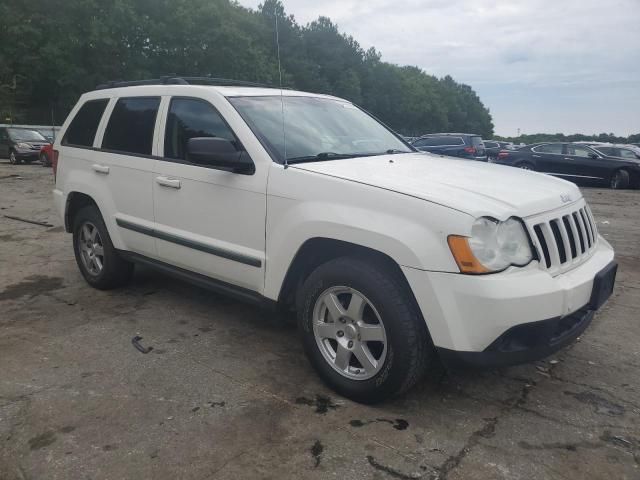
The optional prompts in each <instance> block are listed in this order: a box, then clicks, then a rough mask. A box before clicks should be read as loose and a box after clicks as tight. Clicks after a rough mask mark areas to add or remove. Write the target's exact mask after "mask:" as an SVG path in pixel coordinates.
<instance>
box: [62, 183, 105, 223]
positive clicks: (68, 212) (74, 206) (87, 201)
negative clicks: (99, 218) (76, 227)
mask: <svg viewBox="0 0 640 480" xmlns="http://www.w3.org/2000/svg"><path fill="white" fill-rule="evenodd" d="M89 205H93V206H95V207H96V208H97V209H98V210H100V207H99V206H98V204H97V202H96V201H95V200H94V199H93V197H91V196H90V195H87V194H86V193H82V192H78V191H73V192H70V193H69V194H68V195H67V200H66V204H65V208H64V229H65V230H66V231H67V232H68V233H71V231H72V229H73V219H74V218H75V216H76V214H77V213H78V212H79V211H80V210H81V209H82V208H84V207H86V206H89Z"/></svg>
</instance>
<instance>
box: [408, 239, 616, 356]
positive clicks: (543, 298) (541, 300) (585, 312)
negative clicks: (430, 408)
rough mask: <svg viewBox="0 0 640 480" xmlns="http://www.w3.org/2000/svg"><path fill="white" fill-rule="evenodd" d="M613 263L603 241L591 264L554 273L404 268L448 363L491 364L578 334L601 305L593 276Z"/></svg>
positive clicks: (539, 351) (549, 348)
mask: <svg viewBox="0 0 640 480" xmlns="http://www.w3.org/2000/svg"><path fill="white" fill-rule="evenodd" d="M612 262H613V249H612V248H611V246H610V245H609V244H608V243H607V241H606V240H604V239H603V238H602V237H600V238H599V239H598V244H597V246H596V248H595V250H594V252H593V254H592V255H591V257H590V258H589V259H588V260H587V261H585V262H584V263H583V264H581V265H579V266H578V267H576V268H574V269H572V270H570V271H568V272H565V273H562V274H560V275H556V276H552V275H550V274H549V273H548V272H547V271H545V270H543V269H541V268H540V267H539V265H538V264H537V262H532V263H531V264H530V265H529V266H527V267H524V268H514V269H511V270H507V271H505V272H502V273H498V274H493V275H478V276H472V275H463V274H455V273H443V272H425V271H420V270H416V269H412V268H407V267H403V271H404V273H405V275H406V277H407V280H408V281H409V284H410V286H411V288H412V290H413V292H414V295H415V297H416V300H417V301H418V305H419V306H420V308H421V310H422V314H423V317H424V319H425V321H426V323H427V326H428V328H429V332H430V334H431V338H432V340H433V343H434V345H435V346H436V348H437V349H438V350H439V351H440V352H441V354H442V356H443V358H444V359H445V360H446V359H447V358H449V359H453V357H454V356H456V357H462V363H465V364H469V363H471V364H474V365H483V366H489V365H507V364H513V363H521V362H526V361H530V360H533V359H535V358H542V357H544V356H546V355H549V354H550V353H552V352H553V351H555V350H557V349H559V348H562V347H563V346H564V345H566V344H567V343H569V342H571V341H572V340H573V339H575V338H576V337H577V336H578V335H580V333H581V332H582V331H583V330H584V329H585V328H586V327H587V325H588V324H589V322H590V320H591V317H592V316H593V314H592V311H593V310H595V309H597V308H598V307H599V306H600V305H596V304H594V302H593V301H592V294H593V292H594V279H596V277H597V276H598V274H599V273H600V272H601V271H603V270H606V269H607V268H609V267H610V265H611V264H612ZM613 268H615V264H614V267H613ZM569 324H570V325H572V328H570V329H567V328H565V327H567V325H569ZM465 359H466V360H465ZM457 363H460V362H457Z"/></svg>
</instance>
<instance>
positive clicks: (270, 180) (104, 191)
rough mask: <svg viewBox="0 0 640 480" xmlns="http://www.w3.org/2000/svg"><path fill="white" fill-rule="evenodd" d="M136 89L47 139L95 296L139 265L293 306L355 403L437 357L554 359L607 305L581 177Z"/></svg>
mask: <svg viewBox="0 0 640 480" xmlns="http://www.w3.org/2000/svg"><path fill="white" fill-rule="evenodd" d="M139 83H143V84H142V85H129V86H127V84H124V85H123V84H112V85H108V86H107V87H106V88H99V89H97V90H95V91H92V92H90V93H86V94H84V95H83V96H82V97H81V98H80V100H79V102H78V104H77V105H76V107H75V108H74V109H73V111H72V112H71V114H70V115H69V117H68V118H67V120H66V122H65V124H64V126H63V127H62V134H61V135H60V136H59V138H60V139H61V140H56V144H55V150H56V152H55V153H54V156H57V157H58V166H57V178H56V188H55V190H54V199H55V204H56V206H57V209H58V210H59V212H60V215H61V216H62V218H63V219H64V224H65V226H66V229H67V231H68V232H71V233H73V246H74V250H75V255H76V260H77V263H78V266H79V268H80V271H81V272H82V274H83V275H84V277H85V279H86V280H87V282H88V283H89V284H90V285H92V286H93V287H96V288H101V289H107V288H113V287H117V286H120V285H123V284H124V283H126V282H127V280H129V278H130V277H131V273H132V270H133V263H134V262H137V263H144V264H147V265H152V266H155V267H157V268H159V269H161V270H162V271H164V272H167V273H171V274H174V275H177V276H179V277H181V278H183V279H185V280H189V281H193V282H195V283H197V284H199V285H202V286H206V287H209V288H212V289H215V290H218V291H222V292H226V293H228V294H232V295H235V296H237V297H239V298H241V299H244V300H248V301H254V302H258V303H260V304H263V305H271V306H278V307H279V308H286V309H288V310H295V311H296V312H297V317H298V324H299V330H300V334H301V337H302V342H303V343H304V347H305V350H306V353H307V355H308V357H309V360H310V361H311V363H312V364H313V366H314V367H315V369H316V370H317V372H318V373H319V375H320V376H321V377H322V378H323V379H324V381H326V382H327V383H328V384H329V385H330V386H331V387H333V388H334V389H335V390H337V391H338V392H340V393H341V394H343V395H345V396H347V397H350V398H352V399H355V400H357V401H362V402H375V401H380V400H382V399H384V398H387V397H389V396H391V395H396V394H398V393H401V392H404V391H406V390H407V389H408V388H409V387H411V386H412V385H414V384H415V383H416V382H417V381H418V380H419V379H420V377H421V375H422V374H423V373H424V372H425V371H426V369H427V367H428V365H429V364H430V363H431V362H433V361H434V360H435V359H436V358H438V357H439V358H440V359H441V360H442V361H443V362H444V363H445V364H447V365H451V364H460V363H462V364H466V365H474V366H485V367H486V366H498V365H508V364H514V363H520V362H525V361H530V360H533V359H537V358H541V357H544V356H546V355H548V354H550V353H551V352H553V351H556V350H557V349H559V348H561V347H563V346H564V345H566V344H568V343H569V342H571V341H572V340H573V339H575V338H576V337H577V336H578V335H579V334H580V333H581V332H582V331H584V329H585V328H586V327H587V325H588V324H589V322H590V321H591V319H592V317H593V312H594V311H595V310H596V309H598V308H599V307H600V306H601V305H602V304H603V303H604V302H605V301H606V299H607V298H608V297H609V295H610V294H611V291H612V289H613V284H614V281H615V274H616V263H615V262H614V260H613V258H614V253H613V250H612V248H611V246H610V245H609V244H608V243H607V242H606V241H605V240H604V239H603V238H602V237H600V236H599V235H598V232H597V229H596V222H595V221H594V220H593V217H592V215H591V211H590V209H589V207H588V206H587V204H586V203H585V200H584V199H583V197H582V195H581V193H580V190H579V189H578V188H576V187H575V186H574V185H573V184H571V183H568V182H565V181H563V180H559V179H556V178H553V177H550V176H547V175H542V174H539V173H534V172H527V171H523V170H520V169H515V168H510V167H503V166H499V165H488V164H484V163H479V162H470V161H466V160H457V159H453V158H442V157H439V156H435V155H431V154H426V153H420V152H416V151H415V150H414V149H413V148H412V147H411V146H409V145H408V144H407V143H406V142H404V141H403V140H402V139H401V138H400V137H399V136H397V135H396V134H394V133H393V132H392V131H390V130H389V129H388V128H387V127H385V126H384V125H382V124H381V123H379V122H378V121H377V120H376V119H374V118H373V117H371V116H370V115H368V114H367V113H366V112H364V111H362V110H361V109H359V108H358V107H356V106H354V105H353V104H351V103H350V102H348V101H346V100H342V99H339V98H335V97H330V96H326V95H317V94H312V93H303V92H297V91H291V90H284V91H281V90H278V89H269V88H256V87H247V86H215V85H195V84H187V82H186V81H184V80H183V79H175V78H174V79H163V80H162V81H156V82H154V81H146V82H139Z"/></svg>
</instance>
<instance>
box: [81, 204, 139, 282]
mask: <svg viewBox="0 0 640 480" xmlns="http://www.w3.org/2000/svg"><path fill="white" fill-rule="evenodd" d="M73 250H74V253H75V256H76V263H77V264H78V267H79V268H80V272H81V273H82V276H83V277H84V278H85V280H86V281H87V282H88V283H89V285H91V286H92V287H94V288H98V289H100V290H109V289H112V288H117V287H120V286H122V285H124V284H126V283H127V282H128V281H129V279H130V278H131V275H132V273H133V264H132V263H130V262H127V261H126V260H124V259H122V258H121V257H120V256H119V255H118V252H117V251H116V249H115V248H114V246H113V243H111V237H109V232H108V231H107V227H106V226H105V224H104V221H103V219H102V215H100V211H99V210H98V208H97V207H95V206H93V205H89V206H86V207H84V208H82V209H81V210H80V211H79V212H78V213H77V214H76V216H75V219H74V222H73Z"/></svg>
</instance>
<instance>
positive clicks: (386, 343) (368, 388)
mask: <svg viewBox="0 0 640 480" xmlns="http://www.w3.org/2000/svg"><path fill="white" fill-rule="evenodd" d="M332 295H333V296H332ZM356 297H357V299H359V300H361V301H362V302H363V305H364V309H359V311H361V312H362V313H361V314H354V312H355V311H356V309H354V310H353V311H351V310H349V308H348V307H350V306H351V304H352V301H353V298H356ZM332 298H333V299H337V300H338V301H339V302H340V306H341V307H342V310H341V311H339V312H338V311H337V310H335V309H333V310H331V311H333V312H334V313H333V315H332V314H331V311H330V310H329V307H327V305H328V303H331V302H330V299H332ZM296 303H297V312H298V328H299V331H300V335H301V337H302V343H303V346H304V349H305V353H306V354H307V357H308V358H309V361H310V362H311V365H312V366H313V367H314V369H315V370H316V372H317V373H318V374H319V376H320V377H321V378H322V380H324V382H325V383H326V384H327V385H329V386H330V387H331V388H333V389H334V390H335V391H336V392H338V393H340V394H341V395H343V396H345V397H347V398H350V399H352V400H355V401H357V402H361V403H376V402H380V401H383V400H386V399H388V398H391V397H394V396H397V395H400V394H402V393H404V392H405V391H407V390H408V389H409V388H411V387H412V386H413V385H414V384H415V383H416V382H418V381H419V380H420V379H421V378H422V376H423V375H424V373H425V371H426V369H427V367H428V365H429V363H430V362H431V360H432V359H433V358H434V356H435V354H434V352H435V350H434V348H433V344H432V343H431V339H430V336H429V333H428V331H427V327H426V324H425V322H424V319H423V318H422V315H421V314H420V311H419V309H418V306H417V304H416V302H415V300H414V298H413V295H412V294H411V291H410V290H409V289H408V287H407V286H406V285H405V282H404V280H403V279H401V278H399V274H397V273H395V272H394V271H393V270H391V269H390V268H388V267H386V266H384V265H382V264H380V263H377V262H371V261H364V260H360V259H358V258H351V257H341V258H337V259H334V260H330V261H329V262H327V263H325V264H323V265H320V266H319V267H318V268H317V269H316V270H315V271H313V272H312V273H311V275H309V277H308V278H307V280H306V281H305V282H304V284H303V285H302V287H301V289H300V291H299V292H298V295H297V302H296ZM345 306H346V307H345ZM338 313H344V314H345V315H344V317H339V315H338ZM336 316H338V317H339V318H335V317H336ZM354 319H359V320H358V321H355V322H354ZM342 320H344V321H342ZM365 329H366V330H365ZM374 330H375V331H374ZM334 331H335V336H334V333H333V332H334ZM327 332H330V333H327ZM366 332H368V333H366ZM323 335H326V337H323ZM367 335H368V336H369V337H370V338H382V341H377V340H372V341H365V340H363V339H364V338H365V336H367ZM349 342H351V344H352V348H351V346H349ZM362 347H364V348H362ZM338 350H340V352H341V353H340V354H338ZM345 351H346V352H347V353H346V354H344V352H345ZM331 352H333V354H334V357H332V356H331ZM363 352H364V355H365V358H372V359H373V360H375V362H373V361H369V363H368V364H367V362H364V363H363V362H360V360H359V358H363V357H362V355H363ZM367 353H368V354H369V355H368V356H367ZM345 355H346V357H345ZM339 357H340V360H339V359H338V358H339ZM345 358H346V361H345ZM374 363H376V364H377V365H373V364H374ZM344 365H346V367H345V366H344ZM365 365H366V366H365Z"/></svg>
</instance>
